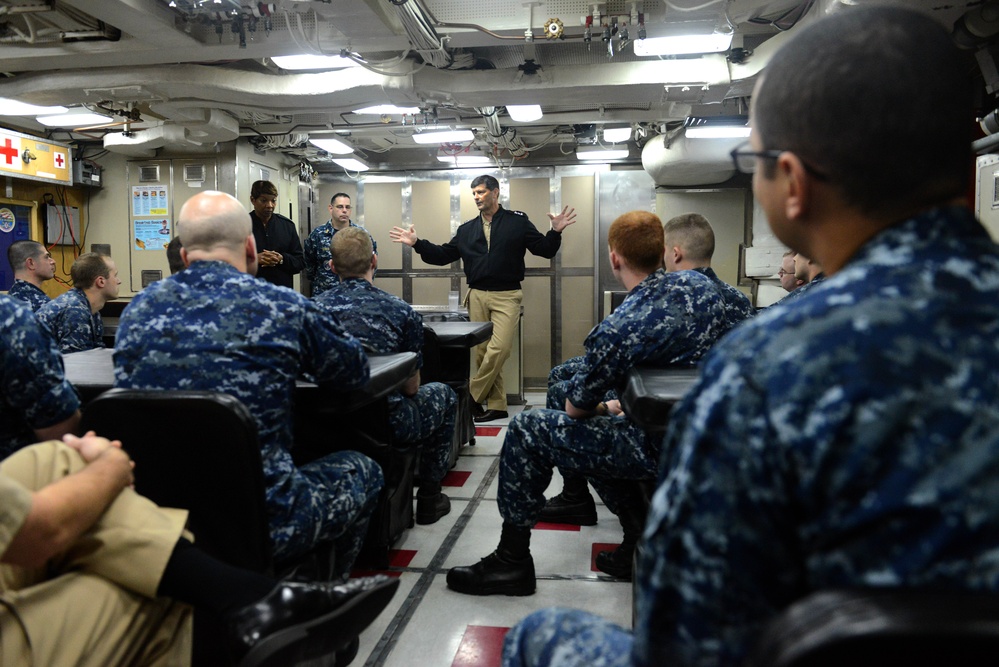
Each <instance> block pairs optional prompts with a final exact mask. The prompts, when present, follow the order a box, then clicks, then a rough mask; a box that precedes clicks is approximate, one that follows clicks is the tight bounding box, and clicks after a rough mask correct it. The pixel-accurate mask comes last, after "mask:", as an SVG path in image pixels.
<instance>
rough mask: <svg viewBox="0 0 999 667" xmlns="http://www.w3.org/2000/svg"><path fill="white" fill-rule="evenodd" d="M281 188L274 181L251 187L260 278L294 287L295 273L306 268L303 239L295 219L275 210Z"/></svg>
mask: <svg viewBox="0 0 999 667" xmlns="http://www.w3.org/2000/svg"><path fill="white" fill-rule="evenodd" d="M277 198H278V191H277V188H276V187H275V186H274V184H273V183H271V182H270V181H255V182H254V183H253V185H251V186H250V203H251V204H253V210H252V211H250V220H252V221H253V239H254V240H255V241H256V242H257V277H258V278H263V279H264V280H266V281H267V282H270V283H274V284H275V285H281V286H283V287H289V288H293V287H294V282H293V279H294V276H295V274H296V273H301V272H302V269H304V268H305V254H304V253H303V252H302V240H301V239H300V238H298V227H297V226H296V225H295V223H294V222H292V221H291V219H289V218H286V217H284V216H283V215H281V214H279V213H275V212H274V208H275V207H276V206H277Z"/></svg>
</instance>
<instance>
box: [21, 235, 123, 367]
mask: <svg viewBox="0 0 999 667" xmlns="http://www.w3.org/2000/svg"><path fill="white" fill-rule="evenodd" d="M69 275H70V277H71V278H72V279H73V289H71V290H69V291H68V292H65V293H64V294H61V295H59V296H57V297H56V298H55V299H52V301H49V302H48V303H47V304H45V305H44V306H42V307H41V308H39V309H38V312H37V313H36V314H37V315H38V321H39V322H41V323H42V325H43V326H45V328H46V329H48V330H49V332H50V333H51V334H52V336H53V337H54V338H55V340H56V343H57V344H58V345H59V350H60V351H61V352H62V353H63V354H68V353H70V352H82V351H84V350H92V349H94V348H98V347H105V345H104V321H103V320H102V319H101V313H100V311H101V308H103V307H104V304H106V303H107V302H108V301H111V300H112V299H117V298H118V286H119V285H121V279H120V278H119V277H118V267H117V266H116V265H115V263H114V260H113V259H111V258H110V257H108V256H106V255H98V254H97V253H94V252H88V253H84V254H82V255H80V256H79V257H77V258H76V261H74V262H73V266H72V267H71V268H70V270H69Z"/></svg>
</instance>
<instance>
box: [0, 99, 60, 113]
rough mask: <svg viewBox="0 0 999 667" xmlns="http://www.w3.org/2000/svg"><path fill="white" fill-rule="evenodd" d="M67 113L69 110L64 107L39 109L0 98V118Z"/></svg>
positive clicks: (32, 105) (38, 107)
mask: <svg viewBox="0 0 999 667" xmlns="http://www.w3.org/2000/svg"><path fill="white" fill-rule="evenodd" d="M67 111H69V109H67V108H66V107H40V106H36V105H34V104H25V103H24V102H18V101H17V100H9V99H7V98H6V97H0V116H37V115H39V114H60V113H66V112H67Z"/></svg>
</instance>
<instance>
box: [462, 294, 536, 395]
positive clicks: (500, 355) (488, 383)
mask: <svg viewBox="0 0 999 667" xmlns="http://www.w3.org/2000/svg"><path fill="white" fill-rule="evenodd" d="M523 298H524V291H523V290H519V289H516V290H503V291H487V290H478V289H470V290H468V318H469V319H470V320H471V321H472V322H492V323H493V335H492V336H490V338H489V340H487V341H486V342H485V343H482V344H481V345H477V346H476V347H475V365H476V367H477V368H478V370H477V371H476V373H475V377H473V378H471V379H470V380H469V382H468V392H469V393H470V394H471V395H472V397H473V398H475V397H479V399H480V400H481V401H484V402H485V403H486V409H487V410H497V411H503V412H505V411H506V408H507V403H506V384H505V383H504V381H503V365H504V364H505V363H506V360H507V359H508V358H510V353H511V352H512V351H513V341H514V339H515V338H516V336H517V325H518V324H519V322H520V302H521V301H522V300H523Z"/></svg>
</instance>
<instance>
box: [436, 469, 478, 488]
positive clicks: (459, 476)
mask: <svg viewBox="0 0 999 667" xmlns="http://www.w3.org/2000/svg"><path fill="white" fill-rule="evenodd" d="M471 474H472V473H471V471H469V470H452V471H451V472H449V473H448V474H446V475H444V479H442V480H441V486H465V482H467V481H468V476H469V475H471Z"/></svg>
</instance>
